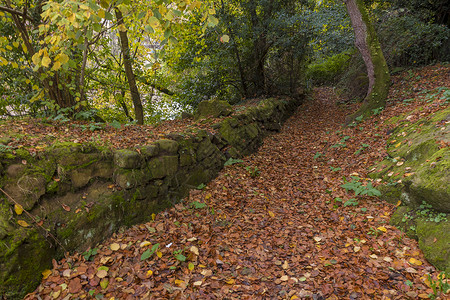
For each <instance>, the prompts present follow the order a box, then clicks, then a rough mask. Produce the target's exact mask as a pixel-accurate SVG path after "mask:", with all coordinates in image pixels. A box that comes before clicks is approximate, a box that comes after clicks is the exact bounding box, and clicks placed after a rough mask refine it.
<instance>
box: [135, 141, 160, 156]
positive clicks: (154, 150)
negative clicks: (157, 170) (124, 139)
mask: <svg viewBox="0 0 450 300" xmlns="http://www.w3.org/2000/svg"><path fill="white" fill-rule="evenodd" d="M139 150H140V151H141V154H142V156H143V157H144V158H146V159H147V158H151V157H155V156H157V155H158V153H159V145H157V144H151V145H146V146H142V147H141V148H140V149H139Z"/></svg>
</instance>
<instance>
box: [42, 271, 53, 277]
mask: <svg viewBox="0 0 450 300" xmlns="http://www.w3.org/2000/svg"><path fill="white" fill-rule="evenodd" d="M51 274H52V271H51V270H44V271H42V276H43V279H47V278H48V276H50V275H51Z"/></svg>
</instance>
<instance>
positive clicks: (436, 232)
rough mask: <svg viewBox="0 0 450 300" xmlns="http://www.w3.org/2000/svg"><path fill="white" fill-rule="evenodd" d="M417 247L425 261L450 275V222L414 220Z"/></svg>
mask: <svg viewBox="0 0 450 300" xmlns="http://www.w3.org/2000/svg"><path fill="white" fill-rule="evenodd" d="M416 232H417V237H418V239H419V247H420V249H422V251H423V253H424V254H425V257H426V258H427V260H428V261H429V262H430V263H432V264H433V265H434V266H436V267H437V268H438V269H440V270H443V271H445V272H447V274H448V273H450V222H449V221H442V222H439V223H436V222H427V221H426V220H425V219H424V218H420V219H417V220H416Z"/></svg>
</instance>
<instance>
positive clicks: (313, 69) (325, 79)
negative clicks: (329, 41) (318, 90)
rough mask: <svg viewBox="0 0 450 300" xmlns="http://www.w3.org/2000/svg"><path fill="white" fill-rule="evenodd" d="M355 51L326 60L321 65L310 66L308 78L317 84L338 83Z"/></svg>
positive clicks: (348, 51)
mask: <svg viewBox="0 0 450 300" xmlns="http://www.w3.org/2000/svg"><path fill="white" fill-rule="evenodd" d="M353 52H354V50H347V51H344V52H341V53H339V54H335V55H333V56H331V57H328V58H326V59H325V60H324V61H322V62H319V63H313V64H310V65H309V66H308V69H307V77H308V78H311V79H312V80H313V82H314V83H315V84H331V83H334V82H336V80H337V78H338V76H339V75H340V74H341V73H342V72H343V71H344V70H345V68H346V67H347V66H348V64H349V60H350V57H351V55H352V54H353Z"/></svg>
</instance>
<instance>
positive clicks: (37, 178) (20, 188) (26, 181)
mask: <svg viewBox="0 0 450 300" xmlns="http://www.w3.org/2000/svg"><path fill="white" fill-rule="evenodd" d="M46 185H47V184H46V180H45V177H44V176H43V175H41V174H24V175H22V176H21V177H20V178H19V179H18V180H17V181H16V180H13V181H10V182H8V183H7V184H6V185H5V188H4V189H5V191H6V192H7V193H8V194H9V195H10V196H11V197H12V198H13V199H14V200H16V201H17V202H18V203H20V204H21V205H22V206H23V208H24V209H25V210H30V209H32V208H33V207H34V205H35V204H36V203H37V202H38V200H39V198H40V197H41V196H42V195H44V194H45V187H46Z"/></svg>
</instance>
